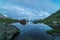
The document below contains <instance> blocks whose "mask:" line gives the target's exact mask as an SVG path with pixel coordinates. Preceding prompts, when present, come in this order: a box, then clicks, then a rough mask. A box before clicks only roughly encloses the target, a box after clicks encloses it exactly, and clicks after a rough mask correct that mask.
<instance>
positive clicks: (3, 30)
mask: <svg viewBox="0 0 60 40" xmlns="http://www.w3.org/2000/svg"><path fill="white" fill-rule="evenodd" d="M19 32H20V31H19V29H17V27H16V26H14V25H7V26H6V25H3V24H0V40H12V39H13V38H14V37H15V36H16V35H18V33H19Z"/></svg>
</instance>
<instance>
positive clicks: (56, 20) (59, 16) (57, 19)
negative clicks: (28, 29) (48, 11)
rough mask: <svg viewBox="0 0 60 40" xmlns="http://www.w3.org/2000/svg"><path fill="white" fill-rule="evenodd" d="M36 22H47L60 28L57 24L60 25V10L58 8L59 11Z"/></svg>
mask: <svg viewBox="0 0 60 40" xmlns="http://www.w3.org/2000/svg"><path fill="white" fill-rule="evenodd" d="M36 22H37V23H45V24H47V25H49V26H51V27H52V28H54V29H57V30H58V29H59V30H60V27H58V28H57V26H60V10H58V11H57V12H55V13H54V14H52V15H51V16H49V17H48V18H46V19H44V20H38V21H36ZM55 26H56V27H55Z"/></svg>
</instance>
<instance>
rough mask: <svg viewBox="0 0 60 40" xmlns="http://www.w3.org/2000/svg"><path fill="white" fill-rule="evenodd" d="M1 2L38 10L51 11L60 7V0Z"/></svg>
mask: <svg viewBox="0 0 60 40" xmlns="http://www.w3.org/2000/svg"><path fill="white" fill-rule="evenodd" d="M0 2H2V3H4V5H6V4H8V3H10V4H13V5H15V4H16V5H18V6H20V5H23V6H25V7H27V8H29V7H30V8H32V9H34V10H36V11H40V10H43V11H46V12H49V13H52V12H55V11H57V10H59V9H60V0H0ZM0 4H1V3H0Z"/></svg>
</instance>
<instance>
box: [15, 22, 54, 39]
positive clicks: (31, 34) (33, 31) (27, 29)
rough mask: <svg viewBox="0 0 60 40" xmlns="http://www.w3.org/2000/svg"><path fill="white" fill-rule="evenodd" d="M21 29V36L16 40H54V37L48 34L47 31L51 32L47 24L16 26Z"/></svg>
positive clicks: (17, 24)
mask: <svg viewBox="0 0 60 40" xmlns="http://www.w3.org/2000/svg"><path fill="white" fill-rule="evenodd" d="M14 25H16V26H17V28H18V29H20V34H19V35H18V36H17V37H15V39H14V40H25V38H30V39H33V40H53V39H54V37H52V36H51V35H49V34H47V33H46V31H47V30H51V29H52V28H50V27H49V26H47V25H45V24H40V23H38V24H33V23H31V22H30V23H27V24H26V25H20V24H19V23H16V24H14Z"/></svg>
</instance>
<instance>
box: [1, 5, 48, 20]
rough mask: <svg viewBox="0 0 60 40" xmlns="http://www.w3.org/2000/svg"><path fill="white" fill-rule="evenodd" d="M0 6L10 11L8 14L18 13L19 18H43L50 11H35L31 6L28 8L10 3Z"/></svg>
mask: <svg viewBox="0 0 60 40" xmlns="http://www.w3.org/2000/svg"><path fill="white" fill-rule="evenodd" d="M0 8H1V9H5V10H8V11H10V12H9V13H7V14H10V15H11V12H12V14H13V15H15V14H16V16H17V17H18V18H19V19H20V17H22V18H27V19H29V20H31V19H42V18H45V17H46V16H48V15H46V14H49V13H48V12H44V11H40V12H39V11H35V10H34V9H31V8H26V7H23V6H17V5H15V6H14V5H10V4H6V5H3V6H0ZM17 17H16V18H17Z"/></svg>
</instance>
